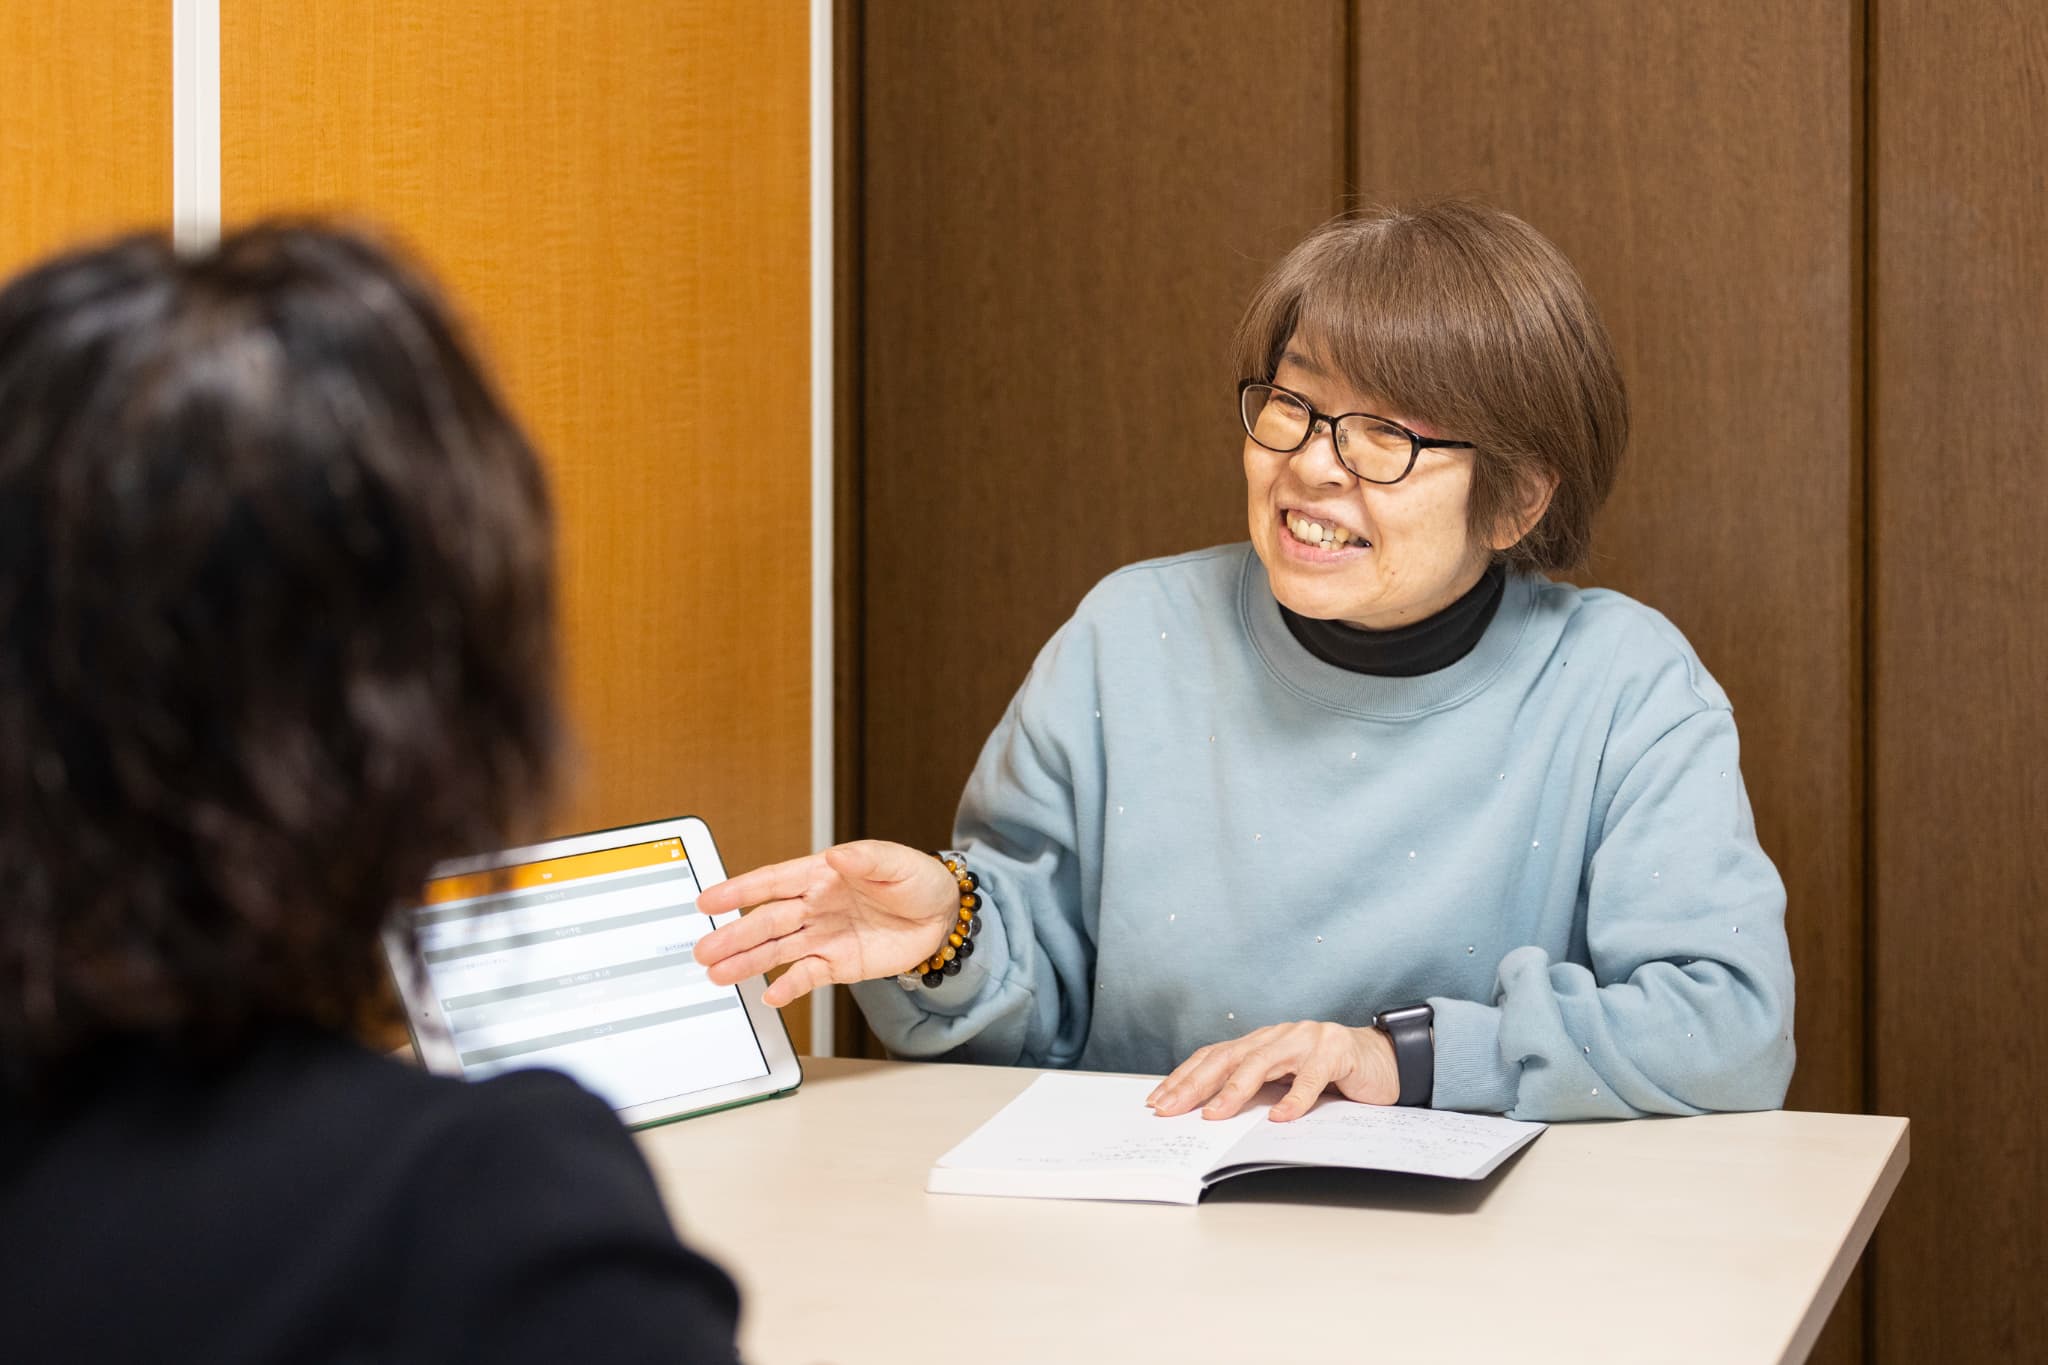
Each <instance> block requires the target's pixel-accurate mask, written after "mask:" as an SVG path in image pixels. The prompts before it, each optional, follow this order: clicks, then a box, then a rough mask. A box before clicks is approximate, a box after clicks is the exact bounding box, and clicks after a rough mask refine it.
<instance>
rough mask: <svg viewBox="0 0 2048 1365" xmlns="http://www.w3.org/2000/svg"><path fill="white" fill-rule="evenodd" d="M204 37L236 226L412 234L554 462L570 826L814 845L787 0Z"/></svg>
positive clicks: (292, 12) (224, 20)
mask: <svg viewBox="0 0 2048 1365" xmlns="http://www.w3.org/2000/svg"><path fill="white" fill-rule="evenodd" d="M221 32H222V40H221V45H222V52H221V66H222V100H221V103H222V119H221V121H222V129H223V157H224V166H223V176H222V179H223V193H224V198H225V205H224V207H225V212H226V216H227V217H228V219H229V220H230V221H231V222H232V221H234V220H241V219H247V218H250V217H252V216H255V215H259V214H265V213H271V212H275V211H299V210H307V209H321V210H339V211H342V212H345V213H350V214H361V215H365V216H367V217H369V218H370V219H372V220H374V221H377V222H380V223H383V224H385V225H387V226H389V227H390V228H392V229H394V230H395V231H396V232H397V233H398V234H399V235H401V236H402V237H403V238H405V239H407V240H409V241H410V242H411V243H412V244H414V245H415V247H416V248H417V249H418V250H419V251H420V252H421V254H423V255H424V257H425V258H426V259H427V260H428V261H429V262H430V263H431V264H432V265H433V266H434V267H435V268H436V269H437V270H438V271H439V273H440V274H441V276H442V278H443V279H444V280H445V281H446V283H447V284H448V285H449V286H450V287H451V289H452V290H453V291H454V292H455V294H456V295H457V296H458V298H459V300H460V301H461V302H462V303H463V304H464V305H465V306H466V308H467V309H468V311H469V312H470V314H471V315H472V317H473V319H474V321H475V322H476V324H477V328H478V330H479V331H480V333H481V334H482V337H483V338H484V340H485V342H486V349H487V350H488V352H489V353H490V354H491V356H492V358H493V359H494V360H495V362H496V364H497V368H498V370H499V373H500V375H501V377H502V378H503V380H504V382H505V384H506V386H507V388H508V390H509V392H510V395H511V397H512V399H513V401H514V403H515V404H516V405H517V406H518V408H519V409H520V411H521V412H522V414H523V415H524V417H525V418H526V420H527V422H528V424H529V426H530V428H531V429H532V431H533V433H534V434H535V436H536V438H537V440H538V442H539V444H540V446H541V447H542V449H543V450H544V451H545V453H546V455H547V457H548V460H549V464H550V468H551V471H552V474H553V481H554V489H555V496H556V500H557V506H558V508H559V512H560V522H561V581H562V585H563V606H564V617H565V620H564V645H565V651H566V664H567V667H566V673H567V682H568V691H569V696H570V699H571V703H572V706H573V713H574V716H575V719H576V722H577V726H578V733H579V738H580V747H581V760H582V761H581V772H580V781H579V782H578V783H577V786H576V788H575V791H574V792H573V794H572V798H571V800H570V801H569V803H568V805H567V808H566V809H565V810H564V811H563V812H562V814H561V816H560V819H559V821H558V823H559V825H560V826H562V827H563V828H572V827H573V828H592V827H596V826H601V825H612V824H620V823H625V822H629V821H636V820H644V819H651V818H655V817H659V816H666V815H676V814H682V813H686V812H688V813H698V814H702V815H704V816H706V817H707V818H709V819H710V820H711V822H712V824H713V826H714V828H716V829H717V830H718V832H719V834H720V837H721V844H722V847H723V851H724V852H725V854H726V857H727V859H728V860H729V861H730V862H731V863H732V864H734V865H735V866H746V865H750V864H753V863H757V862H761V861H765V860H768V859H772V858H781V857H789V856H793V855H795V854H798V853H801V852H803V851H805V849H806V848H807V847H808V845H809V842H810V829H809V807H810V797H809V792H810V769H809V667H810V661H809V572H810V569H809V530H808V527H809V415H808V403H809V383H808V379H807V374H808V366H809V269H808V255H809V179H808V177H809V169H808V159H807V142H808V136H809V130H808V117H809V113H808V111H809V48H808V14H807V10H806V7H805V6H803V5H801V4H775V5H757V4H750V3H746V2H745V0H693V2H690V3H682V2H675V3H664V2H660V0H635V2H634V3H618V4H606V5H579V4H570V3H565V2H564V0H446V2H445V3H439V4H434V5H425V6H422V5H418V4H413V3H408V2H407V0H225V3H223V5H222V15H221ZM806 1018H807V1017H806V1016H805V1014H804V1011H803V1010H802V1009H801V1008H800V1009H797V1010H796V1011H794V1012H793V1013H792V1014H791V1015H790V1016H789V1019H788V1022H789V1025H790V1028H791V1032H792V1033H793V1034H794V1035H795V1036H796V1037H797V1038H799V1039H800V1040H801V1039H803V1038H804V1037H806V1032H805V1030H806V1027H807V1022H806Z"/></svg>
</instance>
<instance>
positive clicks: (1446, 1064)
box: [1429, 999, 1522, 1114]
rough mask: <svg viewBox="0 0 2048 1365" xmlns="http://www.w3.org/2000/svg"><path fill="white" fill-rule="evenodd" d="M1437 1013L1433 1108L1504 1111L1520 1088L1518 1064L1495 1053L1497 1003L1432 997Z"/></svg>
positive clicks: (1467, 1111) (1472, 1111) (1489, 1111)
mask: <svg viewBox="0 0 2048 1365" xmlns="http://www.w3.org/2000/svg"><path fill="white" fill-rule="evenodd" d="M1429 1004H1430V1008H1431V1009H1433V1010H1435V1011H1436V1023H1435V1027H1436V1088H1435V1090H1434V1092H1433V1093H1432V1095H1431V1097H1430V1107H1431V1108H1434V1109H1458V1110H1463V1111H1465V1112H1466V1113H1474V1114H1504V1113H1506V1112H1507V1111H1508V1110H1510V1109H1512V1108H1514V1107H1515V1098H1516V1094H1517V1092H1518V1091H1519V1090H1520V1088H1521V1082H1522V1068H1521V1065H1520V1063H1517V1062H1509V1061H1507V1060H1506V1059H1504V1058H1503V1057H1502V1056H1501V1051H1500V1007H1499V1006H1497V1005H1482V1004H1480V1003H1478V1002H1477V1001H1474V1000H1439V999H1432V1000H1431V1001H1430V1002H1429Z"/></svg>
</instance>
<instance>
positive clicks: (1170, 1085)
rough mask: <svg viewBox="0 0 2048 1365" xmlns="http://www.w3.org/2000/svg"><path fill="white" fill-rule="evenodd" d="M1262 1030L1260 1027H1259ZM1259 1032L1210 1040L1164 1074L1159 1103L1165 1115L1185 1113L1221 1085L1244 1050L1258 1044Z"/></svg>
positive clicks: (1160, 1109) (1236, 1065) (1160, 1110)
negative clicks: (1220, 1040) (1216, 1041)
mask: <svg viewBox="0 0 2048 1365" xmlns="http://www.w3.org/2000/svg"><path fill="white" fill-rule="evenodd" d="M1262 1031H1263V1030H1262ZM1257 1038H1258V1034H1256V1033H1248V1034H1246V1035H1245V1036H1244V1037H1242V1038H1237V1039H1233V1040H1232V1041H1230V1042H1228V1043H1212V1044H1210V1045H1209V1046H1208V1047H1205V1048H1201V1049H1199V1050H1198V1051H1196V1052H1195V1053H1194V1055H1193V1056H1191V1057H1189V1058H1188V1059H1187V1060H1186V1061H1185V1062H1182V1063H1181V1064H1180V1066H1179V1067H1178V1068H1177V1069H1176V1070H1175V1071H1174V1073H1173V1074H1172V1075H1171V1076H1168V1077H1167V1078H1166V1085H1165V1086H1164V1087H1163V1088H1162V1089H1161V1092H1160V1096H1159V1103H1158V1105H1157V1106H1155V1107H1156V1108H1157V1110H1158V1112H1159V1113H1161V1114H1165V1115H1173V1114H1185V1113H1186V1112H1187V1111H1188V1110H1190V1109H1193V1108H1194V1107H1195V1106H1196V1105H1198V1104H1201V1103H1202V1102H1203V1101H1204V1100H1207V1099H1209V1098H1210V1097H1211V1096H1213V1095H1214V1094H1215V1093H1216V1092H1217V1091H1218V1090H1220V1089H1221V1088H1222V1087H1223V1082H1224V1079H1225V1078H1226V1077H1227V1076H1229V1075H1230V1074H1231V1072H1233V1071H1235V1070H1236V1069H1237V1068H1238V1065H1239V1064H1240V1062H1241V1061H1242V1060H1243V1057H1244V1054H1245V1053H1246V1052H1248V1051H1249V1050H1250V1049H1251V1048H1253V1047H1256V1046H1257V1041H1256V1040H1257Z"/></svg>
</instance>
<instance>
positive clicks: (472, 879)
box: [420, 839, 686, 905]
mask: <svg viewBox="0 0 2048 1365" xmlns="http://www.w3.org/2000/svg"><path fill="white" fill-rule="evenodd" d="M684 861H686V860H685V859H684V857H683V841H682V840H681V839H656V840H655V841H654V842H653V843H651V844H628V845H626V847H624V848H607V849H600V850H599V851H598V852H596V853H572V854H570V855H569V856H568V857H566V858H549V859H548V860H547V861H546V862H539V863H521V864H519V865H518V866H517V867H501V868H494V869H492V870H491V871H489V872H470V873H466V874H464V875H463V876H460V877H442V878H440V879H438V880H436V881H431V882H428V883H427V889H426V893H425V894H424V895H422V896H421V897H420V904H422V905H442V904H445V903H447V902H448V901H460V900H468V899H469V898H470V897H472V896H495V895H500V894H503V893H504V892H507V891H531V890H532V889H534V888H535V887H538V886H558V885H560V884H561V883H563V882H573V881H575V880H576V879H577V878H579V877H598V876H602V875H604V874H605V873H607V872H631V871H632V870H633V869H634V868H636V867H656V866H666V865H669V864H672V863H681V862H684Z"/></svg>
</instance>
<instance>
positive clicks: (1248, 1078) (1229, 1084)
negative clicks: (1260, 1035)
mask: <svg viewBox="0 0 2048 1365" xmlns="http://www.w3.org/2000/svg"><path fill="white" fill-rule="evenodd" d="M1295 1062H1296V1059H1295V1058H1294V1057H1292V1056H1290V1055H1287V1054H1285V1053H1282V1052H1280V1051H1278V1050H1276V1049H1275V1048H1274V1047H1273V1046H1272V1045H1270V1044H1267V1045H1263V1046H1260V1047H1255V1048H1253V1049H1252V1050H1251V1051H1250V1052H1248V1053H1246V1054H1245V1056H1244V1059H1243V1060H1242V1061H1240V1062H1239V1063H1238V1064H1237V1070H1235V1071H1233V1072H1231V1073H1230V1078H1229V1079H1228V1080H1226V1081H1224V1082H1223V1084H1222V1085H1221V1086H1220V1087H1218V1088H1217V1091H1216V1094H1215V1096H1214V1097H1213V1098H1211V1099H1210V1101H1209V1103H1208V1104H1206V1105H1204V1106H1203V1107H1202V1117H1203V1118H1205V1119H1227V1118H1232V1117H1235V1116H1236V1114H1237V1113H1238V1111H1239V1110H1241V1109H1243V1108H1244V1107H1245V1105H1247V1104H1249V1103H1250V1102H1251V1100H1252V1097H1253V1096H1255V1095H1257V1094H1258V1093H1259V1091H1260V1090H1262V1089H1264V1088H1265V1085H1266V1082H1268V1081H1277V1080H1279V1079H1280V1078H1281V1077H1282V1076H1287V1075H1292V1074H1293V1072H1294V1067H1295Z"/></svg>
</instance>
